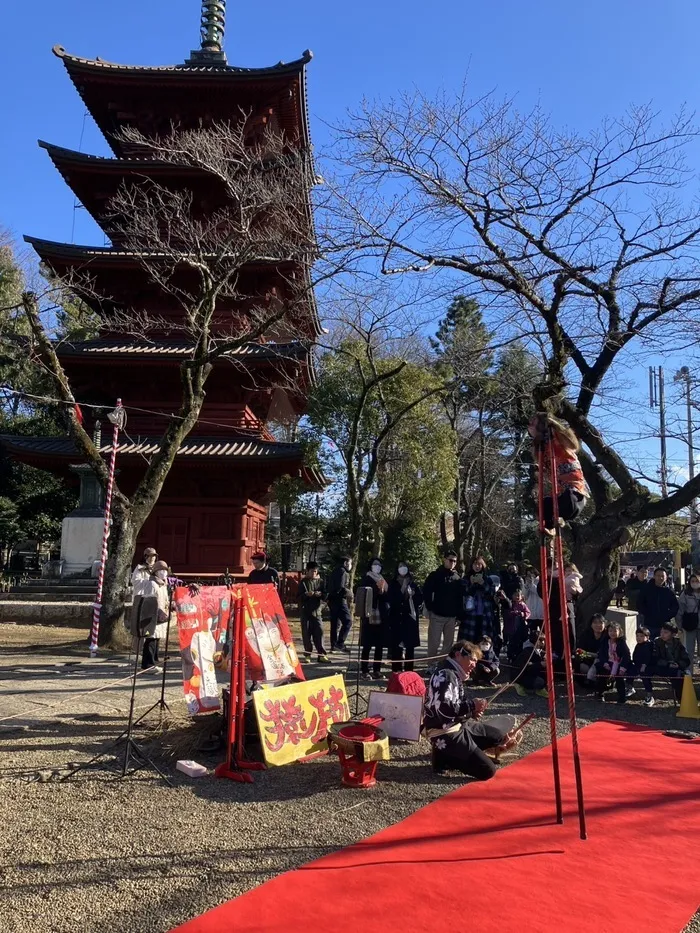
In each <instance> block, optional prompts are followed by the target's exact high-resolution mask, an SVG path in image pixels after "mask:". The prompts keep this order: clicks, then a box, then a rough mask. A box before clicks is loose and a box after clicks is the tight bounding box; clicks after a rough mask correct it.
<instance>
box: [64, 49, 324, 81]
mask: <svg viewBox="0 0 700 933" xmlns="http://www.w3.org/2000/svg"><path fill="white" fill-rule="evenodd" d="M52 52H53V53H54V55H56V56H57V58H60V59H62V61H63V63H64V65H65V66H66V69H67V70H68V72H69V73H72V72H79V71H82V72H87V73H93V72H100V71H110V72H114V71H116V72H130V73H135V74H139V75H150V74H158V75H162V74H171V73H175V74H186V75H197V74H212V73H217V74H223V75H226V76H227V77H229V78H231V77H233V78H236V79H238V80H240V79H243V80H245V79H255V78H257V79H260V78H274V77H278V76H279V75H295V74H299V73H300V72H301V71H303V69H304V66H305V65H308V64H309V62H310V61H311V59H312V58H313V57H314V55H313V52H312V51H311V50H310V49H306V51H304V52H303V53H302V54H301V57H300V58H296V59H294V60H293V61H291V62H283V61H279V62H277V63H276V64H275V65H267V66H265V67H263V68H243V67H241V66H239V65H229V64H228V63H226V62H206V63H198V64H189V63H184V64H182V65H121V64H117V63H116V62H107V61H105V60H104V59H102V58H99V57H98V58H81V57H80V56H78V55H71V54H70V53H69V52H66V50H65V48H64V47H63V46H62V45H54V47H53V49H52Z"/></svg>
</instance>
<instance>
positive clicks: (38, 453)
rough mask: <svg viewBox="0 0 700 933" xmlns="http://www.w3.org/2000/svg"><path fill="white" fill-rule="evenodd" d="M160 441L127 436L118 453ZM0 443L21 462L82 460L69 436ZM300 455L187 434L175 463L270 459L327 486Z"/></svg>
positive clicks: (273, 445) (252, 441) (136, 455)
mask: <svg viewBox="0 0 700 933" xmlns="http://www.w3.org/2000/svg"><path fill="white" fill-rule="evenodd" d="M160 441H161V438H155V437H141V438H138V439H137V440H132V439H130V438H127V439H124V440H122V441H120V442H119V444H118V447H117V454H118V456H119V457H120V459H121V460H124V459H127V460H138V461H140V462H143V458H144V457H149V456H153V455H154V454H155V453H157V451H158V450H159V449H160ZM0 446H2V447H4V448H5V450H6V451H7V453H8V454H10V455H11V456H14V457H16V458H17V459H18V460H20V461H25V462H28V463H29V462H31V463H35V464H37V465H42V466H48V467H49V468H54V467H56V468H58V467H61V466H65V465H67V464H68V463H71V462H75V461H76V459H82V456H81V454H80V453H79V452H78V449H77V448H76V446H75V444H74V443H73V441H72V439H71V438H70V437H25V436H21V435H15V434H0ZM111 451H112V445H111V444H103V445H102V446H101V447H100V449H99V452H100V455H101V456H103V457H107V456H109V454H110V453H111ZM303 458H304V451H303V449H302V447H301V445H300V444H286V443H281V442H277V441H267V440H263V439H260V438H257V437H244V436H229V437H228V438H222V437H198V436H192V435H190V436H189V437H188V438H186V439H185V440H184V441H183V443H182V445H181V446H180V449H179V450H178V452H177V455H176V462H179V463H181V462H183V461H186V462H201V461H203V460H206V461H210V462H215V461H228V462H229V463H231V465H232V466H233V465H234V464H235V463H240V464H241V466H245V467H246V468H247V469H250V467H251V466H252V465H253V464H256V465H258V466H262V465H263V464H265V463H273V462H274V463H278V464H282V463H287V464H290V465H294V467H295V469H296V471H297V472H298V473H299V474H300V475H301V476H302V478H303V479H304V481H305V482H306V483H307V484H308V485H310V486H311V487H313V488H318V489H321V488H323V487H324V486H325V485H327V481H326V479H325V478H324V476H323V474H322V473H321V472H320V471H319V470H317V469H315V468H314V467H308V466H305V465H304V463H303Z"/></svg>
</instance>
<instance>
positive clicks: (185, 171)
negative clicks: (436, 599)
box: [3, 0, 320, 574]
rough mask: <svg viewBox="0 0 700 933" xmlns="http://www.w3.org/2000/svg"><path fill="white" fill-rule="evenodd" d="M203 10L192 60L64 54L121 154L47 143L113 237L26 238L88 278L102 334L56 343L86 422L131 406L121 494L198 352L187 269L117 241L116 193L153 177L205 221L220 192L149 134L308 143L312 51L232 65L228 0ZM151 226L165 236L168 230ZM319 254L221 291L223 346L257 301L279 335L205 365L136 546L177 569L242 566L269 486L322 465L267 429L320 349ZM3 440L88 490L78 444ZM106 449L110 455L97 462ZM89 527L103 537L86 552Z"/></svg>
mask: <svg viewBox="0 0 700 933" xmlns="http://www.w3.org/2000/svg"><path fill="white" fill-rule="evenodd" d="M202 9H203V12H202V43H201V48H200V49H198V50H196V51H194V52H192V53H191V56H190V58H189V59H188V60H187V61H186V63H185V64H182V65H174V66H157V67H140V66H133V65H116V64H111V63H108V62H105V61H102V60H101V59H95V60H91V59H84V58H78V57H76V56H73V55H69V54H68V53H67V52H66V51H65V50H64V49H63V48H61V47H55V48H54V53H55V54H56V55H57V56H58V57H59V58H60V59H61V61H62V62H63V65H64V67H65V68H66V70H67V72H68V75H69V77H70V78H71V80H72V81H73V83H74V85H75V87H76V89H77V91H78V93H79V94H80V96H81V98H82V100H83V102H84V103H85V106H86V108H87V109H88V111H89V113H90V114H91V115H92V117H93V119H94V120H95V122H96V124H97V126H98V127H99V128H100V130H101V131H102V133H103V134H104V136H105V138H106V140H107V142H108V143H109V145H110V148H111V149H112V151H113V153H114V158H101V157H95V156H89V155H83V154H81V153H78V152H74V151H71V150H67V149H62V148H59V147H56V146H53V145H50V144H48V143H43V142H42V143H40V145H41V146H42V147H43V148H44V149H46V151H47V152H48V154H49V156H50V158H51V160H52V161H53V163H54V165H55V166H56V168H57V169H58V171H59V172H60V173H61V175H62V176H63V178H64V180H65V181H66V183H67V184H68V185H69V186H70V188H71V189H72V190H73V192H74V193H75V195H76V197H77V198H78V200H79V201H80V203H81V204H82V205H83V207H84V208H85V209H86V210H87V211H88V212H89V213H90V214H91V215H92V217H93V218H94V219H95V220H96V221H97V223H98V224H99V225H100V227H101V228H102V229H103V230H104V232H105V235H106V237H107V238H108V239H109V240H110V242H111V245H109V246H105V247H91V246H90V247H89V246H75V245H69V244H65V243H56V242H49V241H47V240H41V239H37V238H35V237H26V239H27V241H28V242H29V243H31V244H32V246H33V247H34V249H35V250H36V252H37V253H38V255H39V257H40V259H41V260H42V262H43V263H44V264H45V266H47V267H48V268H49V269H50V270H51V271H52V273H53V274H55V275H56V276H58V277H60V278H61V279H63V280H66V281H70V282H72V283H81V282H82V283H86V282H89V287H87V286H86V285H84V284H83V285H74V287H75V288H76V290H77V291H78V293H79V294H80V295H81V297H82V298H83V300H84V301H86V302H87V303H88V304H90V305H92V307H93V308H94V309H95V311H96V312H97V314H98V317H99V320H100V322H101V324H100V331H99V335H98V336H97V337H96V338H95V339H91V340H87V341H81V342H72V343H68V342H63V343H61V344H60V345H59V346H58V348H57V350H58V355H59V358H60V361H61V364H62V366H63V368H64V370H65V372H66V373H67V375H68V377H69V380H70V384H71V387H72V390H73V394H74V396H75V398H76V400H77V401H78V402H79V403H82V406H83V411H84V413H85V419H86V428H87V429H89V430H92V429H93V423H92V422H93V421H94V420H95V419H96V418H98V417H100V409H99V408H93V407H89V406H100V405H103V406H104V408H105V410H108V409H111V408H112V407H113V405H114V401H115V399H116V398H121V399H122V400H123V403H124V405H125V407H126V410H127V412H128V419H129V420H128V427H127V431H128V434H124V435H122V436H121V439H120V446H119V450H118V483H119V487H120V488H121V489H122V490H123V491H124V492H125V493H126V494H127V495H130V494H131V492H132V491H133V489H135V488H136V486H137V484H138V483H139V481H140V478H141V477H142V476H143V475H144V470H145V469H146V467H147V465H148V463H149V459H150V458H151V457H152V456H153V455H154V452H155V451H157V450H158V447H159V438H160V437H161V435H162V434H163V432H164V430H165V427H166V424H167V421H168V418H169V417H170V415H171V414H172V413H173V412H174V411H177V410H178V405H179V402H180V394H181V366H182V361H183V360H185V359H188V358H189V357H191V356H192V354H193V353H194V352H195V344H196V343H197V335H196V334H194V335H193V334H192V333H191V331H188V329H187V328H186V327H182V326H179V325H180V324H181V318H182V317H183V315H185V314H186V307H185V310H183V303H182V302H178V301H175V300H174V297H173V296H174V295H175V296H178V295H179V296H181V295H182V294H186V293H187V289H188V281H187V276H188V274H189V273H190V271H191V270H188V269H185V270H184V271H183V270H177V277H178V278H177V282H176V287H170V288H165V287H163V279H162V278H161V276H160V274H159V273H158V272H157V271H156V272H154V269H157V268H158V267H157V261H156V260H157V257H156V259H153V257H151V259H152V260H153V263H155V265H154V264H152V265H148V264H147V263H144V261H143V255H142V254H141V253H140V252H139V253H137V252H136V251H135V250H134V249H133V244H130V243H129V242H128V238H126V240H125V238H124V237H122V236H121V235H120V231H123V230H124V228H125V227H124V225H123V224H120V223H119V218H118V217H116V218H115V207H114V205H115V203H116V204H119V203H121V204H122V205H123V204H124V203H125V202H124V201H123V200H122V201H121V202H120V201H119V194H120V192H121V193H122V197H123V192H124V191H125V190H128V189H129V186H135V185H139V184H141V183H143V184H147V185H152V186H154V187H155V188H156V189H157V190H158V191H159V192H161V197H162V192H163V191H168V190H169V191H172V192H175V193H176V194H177V195H179V196H182V194H183V192H185V193H186V203H188V204H189V205H190V207H191V209H192V212H193V216H195V218H197V217H198V218H200V220H201V219H202V218H205V219H206V218H207V217H208V216H209V217H211V216H212V215H213V213H214V212H216V211H217V210H218V209H219V205H220V204H221V198H224V197H226V191H222V190H221V186H219V188H217V180H216V178H215V177H214V178H213V177H212V173H211V172H204V171H198V169H197V166H196V165H193V164H192V160H190V161H189V162H188V163H187V164H184V163H183V162H182V161H178V160H177V159H161V158H156V157H154V155H153V153H152V152H144V150H143V147H142V146H139V144H138V143H139V140H140V139H141V140H143V139H146V138H148V139H150V140H154V139H156V140H157V139H165V138H168V137H169V134H170V138H172V133H173V128H176V130H177V132H178V133H195V134H196V133H197V132H198V131H202V130H203V129H206V128H208V127H221V126H227V125H229V126H232V125H234V124H235V125H236V126H238V127H239V128H241V132H242V133H244V136H245V140H246V144H248V142H249V143H250V145H255V144H256V141H257V142H259V141H260V140H261V139H262V138H263V136H264V133H265V132H268V133H270V134H275V138H276V139H278V140H280V139H282V140H283V141H284V146H285V147H286V148H287V150H288V151H290V152H292V151H294V152H297V153H299V152H304V153H307V154H308V153H310V140H309V133H308V123H307V111H306V91H305V67H306V65H307V64H308V62H309V61H310V59H311V55H310V53H308V52H307V53H304V55H303V56H302V57H301V58H300V59H298V60H296V61H293V62H290V63H287V64H285V63H282V62H280V63H279V64H277V65H274V66H272V67H269V68H240V67H234V66H231V65H229V64H228V63H227V60H226V55H225V54H224V52H223V49H222V41H223V32H224V10H225V2H224V0H216V2H211V0H207V2H204V3H203V4H202ZM308 158H309V159H310V155H309V156H308ZM301 195H302V196H301V202H303V203H302V204H301V207H300V208H299V210H298V211H297V212H296V213H297V216H298V217H300V218H302V223H303V224H305V225H306V231H305V232H306V235H307V236H308V238H309V240H312V238H313V224H312V217H311V209H310V198H309V190H308V184H306V186H305V188H304V189H303V190H302V191H301ZM115 199H116V200H115ZM183 203H185V202H183ZM156 223H157V222H156ZM270 223H274V218H271V219H270ZM154 229H155V228H154ZM297 233H298V231H297ZM226 235H227V231H226V230H222V236H226ZM158 236H159V237H160V238H161V242H162V236H163V234H162V230H160V229H159V230H158ZM310 262H311V253H310V252H309V251H306V252H305V253H302V252H299V253H297V254H292V255H291V257H290V255H283V254H282V253H278V254H277V255H276V256H266V257H264V258H261V257H258V258H253V259H251V260H250V261H249V262H246V263H244V264H243V265H242V266H241V267H240V268H239V269H237V270H236V276H235V280H236V281H235V292H236V298H235V300H234V298H233V297H232V291H231V289H229V292H227V293H225V295H228V301H227V298H226V297H224V298H222V299H221V301H220V302H219V307H218V308H217V310H216V313H215V314H214V316H213V319H212V324H211V328H212V331H213V338H216V336H217V328H218V330H219V333H218V336H219V337H220V339H221V341H222V342H224V343H225V342H226V340H227V339H230V338H231V336H232V333H233V331H235V327H236V326H237V325H236V322H242V321H244V320H245V315H246V310H245V309H246V307H250V306H251V303H252V302H256V303H257V304H258V305H259V306H261V307H263V308H264V307H265V306H266V305H267V306H269V307H276V308H280V309H282V310H281V312H280V313H278V314H277V315H276V316H275V325H274V327H267V328H261V333H259V334H258V335H257V337H256V339H254V340H251V341H249V342H246V343H245V344H243V345H241V346H236V347H235V348H233V349H231V350H230V351H227V352H225V353H222V354H221V355H220V356H218V357H217V358H216V359H215V360H214V361H213V362H212V367H211V371H210V374H209V375H208V378H207V381H206V397H205V401H204V404H203V407H202V409H201V412H200V415H199V418H198V421H197V423H196V425H195V427H194V428H193V429H192V431H191V433H190V434H189V436H187V437H186V438H185V440H184V441H183V443H182V444H181V445H180V447H179V449H178V452H177V455H176V457H175V460H174V463H173V465H172V467H171V468H170V471H169V473H168V475H167V478H166V479H165V483H164V485H163V488H162V491H161V494H160V497H159V499H158V502H157V504H156V505H155V507H154V508H153V510H152V512H151V514H150V516H149V518H148V519H147V521H146V523H145V525H144V526H143V528H142V530H141V533H140V536H139V542H138V546H141V545H145V544H146V543H148V544H151V545H153V546H155V547H156V548H157V550H158V552H159V553H160V554H161V555H162V556H163V557H164V558H165V559H166V560H168V562H169V563H170V564H171V565H172V566H173V568H174V569H175V570H176V572H179V573H192V574H199V573H213V572H221V571H222V570H223V569H224V568H225V567H228V568H229V569H230V570H231V571H232V572H234V573H235V572H237V573H243V572H245V571H246V570H247V569H248V566H249V563H250V556H251V553H252V552H253V550H254V549H256V548H259V547H260V546H262V544H263V542H264V538H265V523H266V518H267V508H266V501H267V498H268V496H269V490H270V487H271V486H272V484H273V483H274V482H275V480H276V479H278V478H279V477H281V476H283V475H291V476H294V477H300V478H301V479H303V480H304V481H305V482H306V483H307V484H308V485H318V483H319V477H318V475H316V474H315V473H314V472H313V471H310V470H308V469H307V468H306V467H305V466H304V463H303V453H302V450H301V449H300V447H299V446H298V445H296V444H293V443H281V442H279V441H276V440H275V439H274V437H273V435H272V434H271V433H270V430H269V428H268V425H270V423H271V422H275V423H282V424H291V423H293V422H294V420H295V419H297V418H298V417H299V415H300V414H301V413H302V412H303V408H304V404H305V396H306V391H307V388H308V386H309V383H310V381H311V379H312V359H311V347H312V344H313V342H314V340H315V339H316V337H317V336H318V334H319V332H320V331H319V324H318V318H317V314H316V309H315V305H314V300H313V293H312V290H311V288H310ZM172 281H173V280H171V284H172ZM300 296H301V297H300ZM184 304H185V305H186V303H184ZM129 320H132V322H133V326H131V327H130V326H128V322H129ZM144 321H146V322H150V323H149V324H148V325H147V326H146V325H144V323H143V322H144ZM125 322H127V323H126V325H125ZM232 329H233V330H232ZM3 443H4V445H5V447H6V449H7V450H8V452H9V453H11V454H12V455H13V456H15V457H17V458H19V459H22V460H24V461H25V462H28V463H31V464H32V465H35V466H39V467H43V468H46V469H51V470H53V471H57V472H65V473H66V474H69V473H70V471H71V469H72V471H73V475H75V473H76V472H77V473H82V481H83V486H85V485H86V484H85V467H82V468H81V467H80V465H79V460H80V458H79V456H78V455H77V453H76V448H75V446H74V444H73V442H72V440H71V439H70V438H68V437H66V438H55V437H52V438H40V437H35V438H22V437H7V436H5V437H4V438H3ZM107 450H108V448H107V447H106V446H103V447H102V454H103V456H104V455H106V453H107ZM92 506H93V510H92V512H91V513H90V514H91V515H92V516H93V519H92V525H90V524H89V523H86V524H84V525H83V526H82V527H83V531H84V534H83V535H82V538H83V540H82V542H81V543H80V544H79V546H78V551H79V553H80V554H81V555H82V557H81V558H79V559H78V560H77V561H76V560H74V559H72V557H71V555H70V554H63V555H62V556H63V557H64V558H65V559H66V561H67V568H66V569H67V570H68V571H69V572H70V571H74V570H78V569H84V568H81V567H79V566H78V564H80V563H81V560H82V562H83V563H84V564H86V563H87V562H88V557H89V556H90V555H89V554H88V552H89V551H91V550H97V552H98V553H99V542H98V540H97V539H98V537H99V535H96V534H95V532H94V531H90V530H89V529H90V528H93V529H94V528H95V527H96V525H95V519H94V516H95V512H94V502H93V503H92ZM88 512H89V510H88ZM88 512H86V514H88ZM79 518H80V510H78V513H77V515H76V516H74V517H73V529H72V532H71V535H68V538H66V534H65V528H64V542H63V544H64V548H65V547H68V548H70V546H71V545H70V543H69V542H70V540H75V538H76V534H75V532H76V528H75V522H76V521H77V520H78V519H79ZM97 525H99V522H97ZM86 535H87V537H88V538H91V539H94V540H92V543H91V545H90V547H86V541H85V540H84V539H85V536H86ZM77 537H78V538H80V537H81V535H80V533H79V534H78V535H77ZM95 556H98V555H97V554H96V555H95Z"/></svg>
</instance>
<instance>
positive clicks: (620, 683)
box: [589, 622, 634, 703]
mask: <svg viewBox="0 0 700 933" xmlns="http://www.w3.org/2000/svg"><path fill="white" fill-rule="evenodd" d="M631 669H632V657H631V655H630V650H629V648H628V647H627V640H626V639H625V637H624V636H623V634H622V626H621V625H620V624H619V622H608V626H607V628H606V630H605V636H604V637H603V638H602V640H601V645H600V648H599V650H598V657H597V659H596V661H595V664H594V665H593V670H595V674H596V691H595V693H596V697H597V698H598V699H599V700H601V701H604V700H605V696H604V694H605V690H606V688H607V685H608V681H609V680H612V681H613V682H614V683H615V687H616V688H617V702H618V703H624V702H625V701H626V699H627V697H628V696H632V695H633V693H634V688H633V687H630V689H629V691H627V690H626V689H625V674H627V673H628V672H629V671H631ZM589 676H590V674H589Z"/></svg>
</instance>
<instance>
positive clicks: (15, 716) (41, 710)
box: [0, 667, 152, 723]
mask: <svg viewBox="0 0 700 933" xmlns="http://www.w3.org/2000/svg"><path fill="white" fill-rule="evenodd" d="M150 670H152V668H150V667H148V668H146V669H145V670H143V671H138V672H137V674H136V676H137V677H140V676H141V675H142V674H148V673H149V671H150ZM133 679H134V675H133V674H129V676H128V677H123V678H122V679H121V680H113V681H112V682H111V683H108V684H103V685H102V686H101V687H96V688H95V689H94V690H88V691H87V693H72V694H70V695H69V696H67V697H64V698H63V699H62V700H59V701H58V702H57V703H52V704H51V705H50V706H44V707H41V708H39V709H31V710H30V711H29V712H28V713H27V712H21V713H13V714H12V715H11V716H4V717H3V718H2V719H0V723H3V722H9V721H10V720H11V719H21V718H22V717H23V716H36V715H41V714H43V713H48V712H51V711H52V710H55V709H58V708H59V706H63V704H64V703H67V702H68V701H69V700H75V699H82V698H84V697H89V696H92V695H93V694H95V693H101V692H102V691H103V690H109V689H110V688H111V687H116V686H118V685H119V684H123V683H126V682H127V681H128V682H129V683H131V681H132V680H133Z"/></svg>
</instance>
